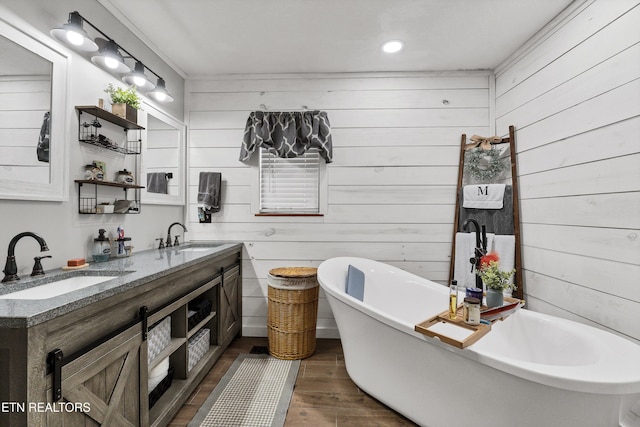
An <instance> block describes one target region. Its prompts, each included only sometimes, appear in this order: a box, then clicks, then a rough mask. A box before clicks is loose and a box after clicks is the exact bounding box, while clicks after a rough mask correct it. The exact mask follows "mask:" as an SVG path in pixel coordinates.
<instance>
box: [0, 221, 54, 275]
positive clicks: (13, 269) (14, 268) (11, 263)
mask: <svg viewBox="0 0 640 427" xmlns="http://www.w3.org/2000/svg"><path fill="white" fill-rule="evenodd" d="M25 236H30V237H33V238H34V239H36V240H37V241H38V243H40V252H44V251H48V250H49V248H48V247H47V242H45V241H44V239H43V238H42V237H40V236H38V235H37V234H35V233H32V232H31V231H25V232H23V233H20V234H16V235H15V237H14V238H13V239H11V242H9V252H8V253H7V262H6V264H5V265H4V270H2V271H3V272H4V278H3V279H2V282H3V283H4V282H14V281H16V280H20V277H18V265H17V264H16V256H15V253H16V244H17V243H18V240H20V239H22V238H23V237H25Z"/></svg>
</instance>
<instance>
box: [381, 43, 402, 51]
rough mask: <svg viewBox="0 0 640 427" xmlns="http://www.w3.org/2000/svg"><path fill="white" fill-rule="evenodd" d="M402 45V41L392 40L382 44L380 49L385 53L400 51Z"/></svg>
mask: <svg viewBox="0 0 640 427" xmlns="http://www.w3.org/2000/svg"><path fill="white" fill-rule="evenodd" d="M403 47H404V43H402V42H401V41H400V40H392V41H389V42H386V43H385V44H384V45H382V50H383V51H385V52H386V53H396V52H400V51H401V50H402V48H403Z"/></svg>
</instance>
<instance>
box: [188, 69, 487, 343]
mask: <svg viewBox="0 0 640 427" xmlns="http://www.w3.org/2000/svg"><path fill="white" fill-rule="evenodd" d="M490 80H492V76H490V73H488V72H487V73H421V74H416V73H412V74H409V73H403V74H370V75H367V74H361V75H318V76H293V75H286V76H284V75H272V76H259V77H256V76H229V77H218V78H202V79H193V80H191V81H189V82H188V100H187V105H188V116H189V119H188V120H189V144H188V146H189V163H190V168H189V179H190V188H189V192H190V194H189V200H190V205H189V207H188V209H189V224H188V227H189V230H190V238H191V240H220V239H221V240H234V241H240V242H243V243H245V251H244V256H243V267H242V268H243V311H244V313H243V333H244V334H245V335H258V336H266V331H267V328H266V323H267V319H266V314H267V299H266V295H267V273H268V271H269V270H270V269H272V268H275V267H282V266H318V265H319V264H320V263H321V262H322V261H323V260H325V259H327V258H331V257H335V256H362V257H366V258H372V259H376V260H380V261H384V262H388V263H390V264H393V265H396V266H399V267H401V268H403V269H406V270H408V271H411V272H414V273H416V274H418V275H420V276H423V277H427V278H429V279H432V280H436V281H439V282H442V283H445V282H446V280H447V277H448V271H449V257H450V248H451V246H450V245H451V235H452V227H453V225H452V222H453V211H454V203H455V184H456V177H457V171H458V156H459V146H460V135H461V134H462V133H465V132H466V133H468V134H474V133H476V134H479V135H486V134H488V133H489V122H490V116H491V112H490V105H491V102H490V99H491V98H492V97H493V94H492V93H490V92H491V85H490ZM445 100H446V101H445ZM265 107H266V108H267V109H268V110H271V111H293V110H301V109H303V108H305V107H306V108H308V109H319V110H325V111H327V112H328V115H329V119H330V121H331V125H332V134H333V146H334V162H333V163H331V164H329V165H328V166H327V171H326V172H327V173H326V185H327V200H328V201H327V206H326V212H325V215H324V216H323V217H321V218H317V217H316V218H300V217H256V216H254V213H255V212H252V207H251V199H252V194H253V192H254V191H255V188H256V187H255V186H256V185H257V180H254V179H253V177H255V176H257V175H256V174H254V173H252V170H251V168H252V167H253V168H255V167H256V166H255V163H253V165H252V164H251V163H250V164H244V163H241V162H239V161H238V157H239V154H240V143H241V141H242V135H243V132H244V126H245V123H246V119H247V116H248V114H249V112H250V111H253V110H260V109H264V108H265ZM201 171H219V172H222V177H223V178H222V179H223V190H222V211H221V212H219V213H216V214H213V223H212V224H199V223H198V220H197V204H196V203H195V201H196V200H197V199H196V193H197V189H198V188H197V184H198V175H199V173H200V172H201ZM254 181H255V182H254ZM318 311H319V313H318V336H319V337H337V336H338V334H337V330H336V327H335V322H334V320H333V316H332V314H331V310H330V308H329V306H328V304H327V302H326V299H325V298H324V297H323V296H322V295H321V299H320V303H319V310H318Z"/></svg>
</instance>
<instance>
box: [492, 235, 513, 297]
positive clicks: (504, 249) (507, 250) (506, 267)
mask: <svg viewBox="0 0 640 427" xmlns="http://www.w3.org/2000/svg"><path fill="white" fill-rule="evenodd" d="M492 251H493V252H496V253H497V254H498V256H499V257H500V262H499V266H500V270H503V271H510V270H513V268H514V267H515V261H516V236H513V235H498V236H495V237H494V239H493V247H492ZM509 283H513V276H511V278H510V279H509ZM516 285H518V284H517V283H516Z"/></svg>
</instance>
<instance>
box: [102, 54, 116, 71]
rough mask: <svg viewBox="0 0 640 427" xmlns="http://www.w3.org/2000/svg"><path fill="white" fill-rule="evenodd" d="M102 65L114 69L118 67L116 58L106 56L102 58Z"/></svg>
mask: <svg viewBox="0 0 640 427" xmlns="http://www.w3.org/2000/svg"><path fill="white" fill-rule="evenodd" d="M104 65H106V66H107V67H109V68H111V69H116V68H118V60H117V59H115V58H112V57H110V56H108V57H106V58H105V59H104Z"/></svg>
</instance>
